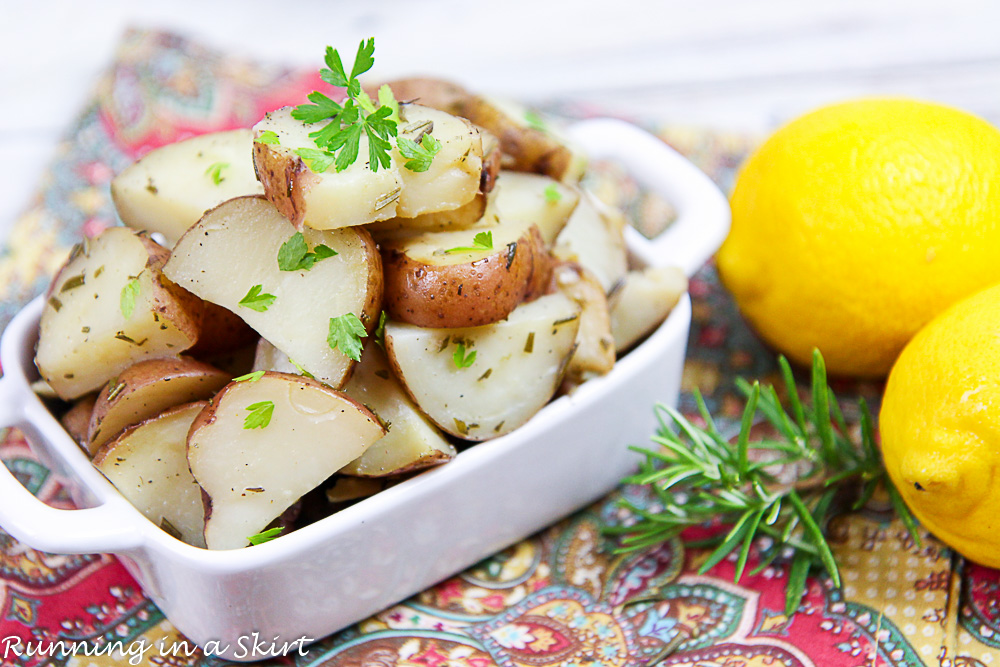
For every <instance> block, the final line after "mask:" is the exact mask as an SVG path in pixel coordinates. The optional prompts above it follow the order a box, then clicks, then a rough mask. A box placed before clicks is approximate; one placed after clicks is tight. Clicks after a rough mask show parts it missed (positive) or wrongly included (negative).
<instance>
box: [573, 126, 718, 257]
mask: <svg viewBox="0 0 1000 667" xmlns="http://www.w3.org/2000/svg"><path fill="white" fill-rule="evenodd" d="M569 135H570V137H571V138H572V139H573V140H574V141H576V142H577V143H579V144H580V146H581V147H582V148H583V149H584V150H585V151H586V152H587V154H588V155H590V157H591V158H593V159H598V160H603V159H610V160H614V161H615V162H618V163H620V164H622V165H624V166H625V168H626V169H628V171H629V173H630V174H631V175H632V177H633V178H635V179H636V180H637V181H638V182H639V184H640V185H641V186H642V187H644V188H646V189H648V190H652V191H653V192H656V193H657V194H659V195H660V196H662V197H664V198H665V199H666V200H667V201H669V202H670V204H671V205H672V206H673V207H674V208H675V209H676V210H677V219H676V220H675V221H674V222H673V224H671V225H670V226H669V227H667V229H666V230H665V231H664V232H663V233H661V234H660V235H659V236H657V237H656V238H653V239H647V238H646V237H645V236H643V235H642V234H641V233H639V231H638V230H636V229H635V228H634V227H632V226H631V225H630V226H628V227H626V228H625V233H626V236H628V245H629V248H631V250H632V251H633V252H634V253H635V254H636V255H637V256H638V257H639V259H641V260H642V261H644V262H645V263H646V264H648V265H650V266H676V267H679V268H680V269H681V270H683V271H684V274H685V275H687V276H688V277H690V276H691V275H692V274H694V272H695V271H697V270H698V269H699V268H700V267H701V265H702V264H704V263H705V262H706V261H707V260H708V258H709V257H711V256H712V254H713V253H714V251H715V249H716V248H718V247H719V246H720V245H721V244H722V241H723V240H724V239H725V237H726V234H727V233H728V232H729V222H730V211H729V202H727V201H726V198H725V196H724V195H723V194H722V192H721V191H720V190H719V188H718V187H716V185H715V183H713V182H712V180H711V179H710V178H709V177H708V176H706V175H705V174H704V173H702V172H701V170H699V169H698V168H697V167H695V166H694V165H693V164H691V162H689V161H688V160H687V159H686V158H685V157H684V156H682V155H681V154H680V153H678V152H677V151H675V150H674V149H672V148H670V147H669V146H668V145H667V144H666V143H664V142H663V141H662V140H661V139H659V138H658V137H656V136H654V135H652V134H650V133H649V132H646V131H645V130H643V129H641V128H639V127H636V126H635V125H633V124H631V123H628V122H625V121H623V120H617V119H614V118H593V119H590V120H583V121H580V122H578V123H574V124H573V125H571V126H570V128H569Z"/></svg>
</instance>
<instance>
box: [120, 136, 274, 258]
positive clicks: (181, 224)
mask: <svg viewBox="0 0 1000 667" xmlns="http://www.w3.org/2000/svg"><path fill="white" fill-rule="evenodd" d="M252 149H253V135H252V133H251V132H250V130H248V129H239V130H228V131H226V132H214V133H211V134H203V135H201V136H197V137H192V138H191V139H185V140H184V141H178V142H177V143H173V144H167V145H166V146H161V147H160V148H156V149H153V150H152V151H150V152H149V153H147V154H146V155H145V156H144V157H143V158H141V159H140V160H139V161H137V162H135V163H133V164H132V165H131V166H129V167H127V168H125V169H124V170H123V171H122V172H121V173H120V174H118V175H117V176H115V177H114V179H113V180H112V181H111V199H112V200H113V201H114V203H115V210H117V211H118V215H119V217H121V219H122V222H124V223H125V224H126V225H128V226H129V227H131V228H133V229H138V230H145V231H149V232H159V233H160V234H163V237H164V238H165V239H166V240H167V244H168V245H171V246H172V245H173V244H174V243H176V242H177V239H179V238H180V237H181V235H182V234H184V232H186V231H187V230H188V228H189V227H191V225H193V224H194V223H196V222H198V219H199V218H200V217H201V216H202V215H203V214H204V213H205V211H207V210H208V209H210V208H213V207H215V206H218V205H219V204H221V203H222V202H224V201H226V200H227V199H232V198H233V197H239V196H241V195H255V194H263V192H264V188H263V187H262V186H261V184H260V183H258V182H257V176H256V174H255V173H254V166H253V159H252Z"/></svg>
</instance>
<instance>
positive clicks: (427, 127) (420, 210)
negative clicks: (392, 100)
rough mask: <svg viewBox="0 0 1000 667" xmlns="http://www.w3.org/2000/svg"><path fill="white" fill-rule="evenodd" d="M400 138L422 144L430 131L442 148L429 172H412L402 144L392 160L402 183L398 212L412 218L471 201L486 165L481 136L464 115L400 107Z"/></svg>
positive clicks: (425, 108) (397, 213)
mask: <svg viewBox="0 0 1000 667" xmlns="http://www.w3.org/2000/svg"><path fill="white" fill-rule="evenodd" d="M399 114H400V120H401V121H402V122H401V123H400V125H399V137H398V138H397V142H398V141H399V139H409V140H410V141H415V142H416V143H418V144H419V143H420V142H421V140H422V137H423V136H424V135H425V134H430V135H431V136H433V137H434V138H435V139H436V140H437V141H438V142H439V143H440V148H439V149H438V152H437V154H436V155H435V156H434V159H433V160H432V161H431V164H430V167H429V168H428V169H427V170H426V171H411V170H410V169H409V168H407V167H406V164H408V162H409V161H408V160H407V158H405V157H403V155H402V154H401V153H400V151H399V149H398V148H397V149H395V150H393V159H394V160H395V161H396V162H397V163H398V164H399V165H400V166H399V176H400V179H401V180H402V184H403V188H402V190H400V192H399V200H398V201H397V203H396V215H398V216H400V217H404V218H412V217H414V216H417V215H422V214H425V213H436V212H438V211H449V210H451V209H454V208H458V207H459V206H462V205H464V204H467V203H469V202H470V201H472V199H473V197H475V196H476V194H477V193H478V192H479V184H480V175H481V173H482V170H483V141H482V139H481V138H480V136H479V130H477V129H476V128H475V127H474V126H473V125H472V124H471V123H469V122H468V121H467V120H465V119H464V118H459V117H457V116H452V115H451V114H448V113H445V112H443V111H439V110H437V109H431V108H430V107H422V106H419V105H417V104H404V105H401V106H400V109H399Z"/></svg>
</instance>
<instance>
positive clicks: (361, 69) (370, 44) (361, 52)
mask: <svg viewBox="0 0 1000 667" xmlns="http://www.w3.org/2000/svg"><path fill="white" fill-rule="evenodd" d="M374 55H375V38H374V37H369V38H368V41H367V42H365V41H364V40H361V43H360V44H358V54H357V55H356V56H354V68H353V69H351V79H357V78H358V77H359V76H361V75H362V74H364V73H365V72H367V71H368V70H370V69H371V68H372V65H374V64H375V58H374V57H373V56H374ZM355 95H357V93H355Z"/></svg>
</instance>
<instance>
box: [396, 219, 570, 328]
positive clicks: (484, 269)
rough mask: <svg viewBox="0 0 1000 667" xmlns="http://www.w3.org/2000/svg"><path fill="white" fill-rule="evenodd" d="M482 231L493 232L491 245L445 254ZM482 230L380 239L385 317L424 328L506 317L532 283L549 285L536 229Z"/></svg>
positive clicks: (482, 322) (499, 227)
mask: <svg viewBox="0 0 1000 667" xmlns="http://www.w3.org/2000/svg"><path fill="white" fill-rule="evenodd" d="M483 229H485V230H486V231H489V232H490V233H491V234H492V243H493V246H492V248H491V249H489V250H473V251H464V250H463V251H459V252H452V253H449V252H447V251H448V250H449V249H453V248H461V247H471V246H472V244H473V239H474V237H475V234H476V233H478V232H481V231H483ZM483 229H479V228H475V229H474V230H465V231H457V232H440V233H428V234H423V235H420V236H415V237H413V238H409V239H395V240H390V241H387V242H385V243H383V245H382V257H383V265H384V267H385V309H386V312H387V313H388V314H389V317H391V318H392V319H394V320H397V321H400V322H407V323H409V324H414V325H417V326H423V327H470V326H482V325H485V324H490V323H492V322H497V321H499V320H502V319H503V318H505V317H507V315H509V314H510V313H511V311H513V310H514V308H516V307H517V305H518V304H520V303H521V302H522V301H524V300H525V298H526V296H527V295H528V294H529V291H530V290H531V289H532V286H533V285H535V283H536V282H544V283H546V284H547V282H548V276H547V274H546V271H547V270H548V269H549V268H550V264H549V259H548V252H547V251H546V249H545V242H544V241H543V240H542V237H541V234H540V233H539V232H538V228H537V227H531V228H528V229H523V228H519V227H517V226H514V225H508V226H503V225H497V226H495V227H491V228H483ZM542 274H545V276H544V278H543V279H542V280H540V279H539V276H540V275H542Z"/></svg>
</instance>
